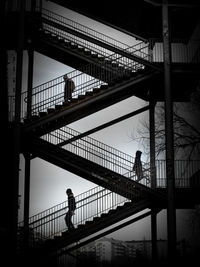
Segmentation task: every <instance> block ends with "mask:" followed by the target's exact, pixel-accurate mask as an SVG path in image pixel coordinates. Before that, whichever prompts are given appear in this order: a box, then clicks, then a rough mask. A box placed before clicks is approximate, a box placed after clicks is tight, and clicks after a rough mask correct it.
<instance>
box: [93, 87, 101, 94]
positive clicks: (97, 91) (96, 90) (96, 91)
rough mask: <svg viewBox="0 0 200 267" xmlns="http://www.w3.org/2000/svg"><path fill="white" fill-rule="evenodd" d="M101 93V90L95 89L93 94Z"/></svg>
mask: <svg viewBox="0 0 200 267" xmlns="http://www.w3.org/2000/svg"><path fill="white" fill-rule="evenodd" d="M100 91H101V88H94V89H93V92H94V93H99V92H100Z"/></svg>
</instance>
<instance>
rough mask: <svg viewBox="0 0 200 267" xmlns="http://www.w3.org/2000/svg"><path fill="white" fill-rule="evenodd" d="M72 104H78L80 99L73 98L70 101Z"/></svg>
mask: <svg viewBox="0 0 200 267" xmlns="http://www.w3.org/2000/svg"><path fill="white" fill-rule="evenodd" d="M70 103H78V98H72V99H71V100H70Z"/></svg>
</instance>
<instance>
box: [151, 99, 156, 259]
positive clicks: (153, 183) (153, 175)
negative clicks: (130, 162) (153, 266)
mask: <svg viewBox="0 0 200 267" xmlns="http://www.w3.org/2000/svg"><path fill="white" fill-rule="evenodd" d="M149 128H150V170H151V174H150V175H151V187H152V188H153V189H155V188H156V168H155V101H154V100H153V99H152V97H151V95H150V109H149ZM151 212H152V213H151V242H152V261H153V262H156V261H157V212H156V210H155V208H152V209H151Z"/></svg>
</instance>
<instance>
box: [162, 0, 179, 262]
mask: <svg viewBox="0 0 200 267" xmlns="http://www.w3.org/2000/svg"><path fill="white" fill-rule="evenodd" d="M168 8H169V7H168V1H167V0H163V5H162V22H163V25H162V26H163V27H162V31H163V54H164V55H163V56H164V88H165V137H166V178H167V196H168V205H167V230H168V257H169V260H173V259H174V257H175V256H176V210H175V204H174V191H175V181H174V179H175V178H174V142H173V102H172V96H171V43H170V27H169V10H168Z"/></svg>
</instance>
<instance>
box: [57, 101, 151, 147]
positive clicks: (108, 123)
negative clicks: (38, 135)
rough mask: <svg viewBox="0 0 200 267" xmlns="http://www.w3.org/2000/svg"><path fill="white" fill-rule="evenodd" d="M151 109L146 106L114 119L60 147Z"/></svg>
mask: <svg viewBox="0 0 200 267" xmlns="http://www.w3.org/2000/svg"><path fill="white" fill-rule="evenodd" d="M149 107H150V106H149V105H148V106H146V107H143V108H140V109H138V110H135V111H133V112H130V113H128V114H126V115H124V116H121V117H119V118H117V119H114V120H112V121H109V122H107V123H104V124H102V125H100V126H97V127H95V128H93V129H91V130H89V131H86V132H84V133H82V134H79V135H77V136H74V137H73V138H70V139H68V140H66V141H63V142H61V143H59V144H58V146H61V147H62V146H64V145H66V144H69V143H71V142H73V141H76V140H78V139H81V138H83V137H85V136H88V135H90V134H93V133H95V132H97V131H100V130H102V129H104V128H106V127H109V126H111V125H113V124H116V123H118V122H120V121H123V120H126V119H128V118H130V117H132V116H135V115H138V114H140V113H142V112H144V111H146V110H148V109H149Z"/></svg>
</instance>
